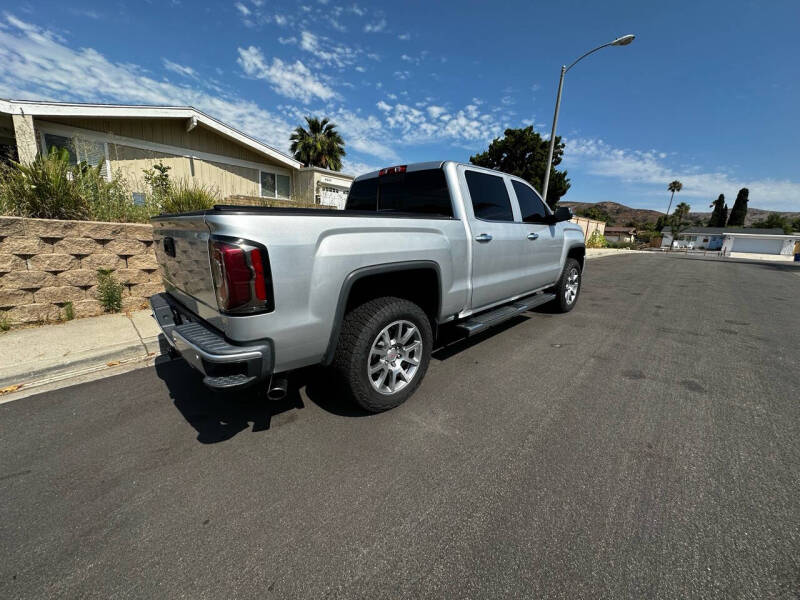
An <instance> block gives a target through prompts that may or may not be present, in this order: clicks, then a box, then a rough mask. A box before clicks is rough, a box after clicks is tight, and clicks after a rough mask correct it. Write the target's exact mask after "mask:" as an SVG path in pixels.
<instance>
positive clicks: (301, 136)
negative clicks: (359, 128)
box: [289, 117, 346, 171]
mask: <svg viewBox="0 0 800 600" xmlns="http://www.w3.org/2000/svg"><path fill="white" fill-rule="evenodd" d="M306 123H307V124H308V129H305V128H304V127H303V126H302V125H298V126H297V127H296V128H295V130H294V133H292V135H291V137H290V138H289V140H291V142H292V145H291V150H292V154H294V157H295V158H296V159H297V160H299V161H300V162H301V163H303V164H304V165H306V166H307V167H322V168H323V169H330V170H332V171H341V170H342V157H343V156H344V155H345V154H346V153H345V151H344V140H343V139H342V136H341V135H339V132H338V131H336V124H335V123H331V122H329V121H328V119H322V120H320V119H318V118H316V117H306Z"/></svg>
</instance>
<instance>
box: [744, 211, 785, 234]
mask: <svg viewBox="0 0 800 600" xmlns="http://www.w3.org/2000/svg"><path fill="white" fill-rule="evenodd" d="M753 227H762V228H764V229H778V228H780V229H783V232H784V233H786V234H789V233H792V230H793V229H794V224H793V223H792V222H791V221H790V220H789V218H788V217H784V216H783V215H782V214H780V213H770V214H769V215H768V216H767V218H766V219H764V220H763V221H755V222H754V223H753Z"/></svg>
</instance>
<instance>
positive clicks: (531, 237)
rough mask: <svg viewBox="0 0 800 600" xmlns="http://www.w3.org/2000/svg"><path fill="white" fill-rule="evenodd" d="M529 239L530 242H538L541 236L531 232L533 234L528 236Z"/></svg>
mask: <svg viewBox="0 0 800 600" xmlns="http://www.w3.org/2000/svg"><path fill="white" fill-rule="evenodd" d="M528 239H529V240H538V239H539V234H538V233H532V232H531V233H529V234H528Z"/></svg>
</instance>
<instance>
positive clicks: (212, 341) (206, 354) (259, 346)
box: [150, 293, 274, 390]
mask: <svg viewBox="0 0 800 600" xmlns="http://www.w3.org/2000/svg"><path fill="white" fill-rule="evenodd" d="M150 307H151V308H152V310H153V318H155V320H156V322H157V323H158V326H159V327H160V328H161V331H162V333H163V334H164V337H165V338H166V340H167V343H169V345H170V346H172V348H174V349H175V351H176V352H178V353H179V354H180V355H181V356H182V357H183V358H184V359H185V360H186V362H188V363H189V364H190V365H191V366H192V367H194V368H195V369H197V370H198V371H200V372H201V373H202V374H203V375H204V377H203V383H205V384H206V385H207V386H208V387H211V388H214V389H220V390H221V389H226V390H227V389H235V388H241V387H246V386H249V385H252V384H254V383H257V382H259V381H265V380H267V379H268V378H269V377H270V375H272V368H273V364H274V360H273V358H274V354H273V351H272V341H271V340H259V341H258V342H256V343H250V344H248V345H246V346H242V345H238V344H233V343H231V342H229V341H228V340H226V339H225V337H224V336H223V335H222V334H221V333H220V332H219V331H217V330H216V329H214V328H213V327H211V326H210V325H209V324H208V323H206V322H205V321H203V320H202V319H200V318H198V317H197V316H196V315H194V314H192V313H190V312H189V311H187V310H186V309H185V308H183V306H181V305H180V304H179V303H177V302H176V301H175V300H174V299H173V298H172V297H170V296H169V294H166V293H162V294H156V295H155V296H152V297H151V298H150Z"/></svg>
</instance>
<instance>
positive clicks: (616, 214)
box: [558, 201, 800, 227]
mask: <svg viewBox="0 0 800 600" xmlns="http://www.w3.org/2000/svg"><path fill="white" fill-rule="evenodd" d="M558 205H559V206H567V207H569V208H571V209H572V210H573V211H574V212H575V213H576V214H577V213H578V212H580V211H583V210H587V209H589V208H591V207H593V206H594V207H597V208H599V209H600V210H602V211H604V212H606V213H607V214H608V216H609V221H608V224H609V225H612V226H613V225H615V226H625V225H627V224H628V223H631V222H633V223H655V222H656V221H658V218H659V217H661V216H663V215H664V213H662V212H659V211H657V210H650V209H647V208H631V207H630V206H625V205H624V204H619V203H617V202H595V203H591V202H568V201H563V202H559V203H558ZM773 212H776V211H771V210H763V209H761V208H748V209H747V218H746V219H745V226H746V227H748V226H750V225H752V224H753V222H755V221H763V220H764V219H766V218H767V217H768V216H769V215H770V214H772V213H773ZM779 214H781V215H783V216H785V217H789V218H790V219H796V218H798V217H800V212H781V213H779ZM710 217H711V213H710V212H690V213H689V220H690V221H692V222H693V223H695V224H697V225H705V224H706V223H708V219H709V218H710Z"/></svg>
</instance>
